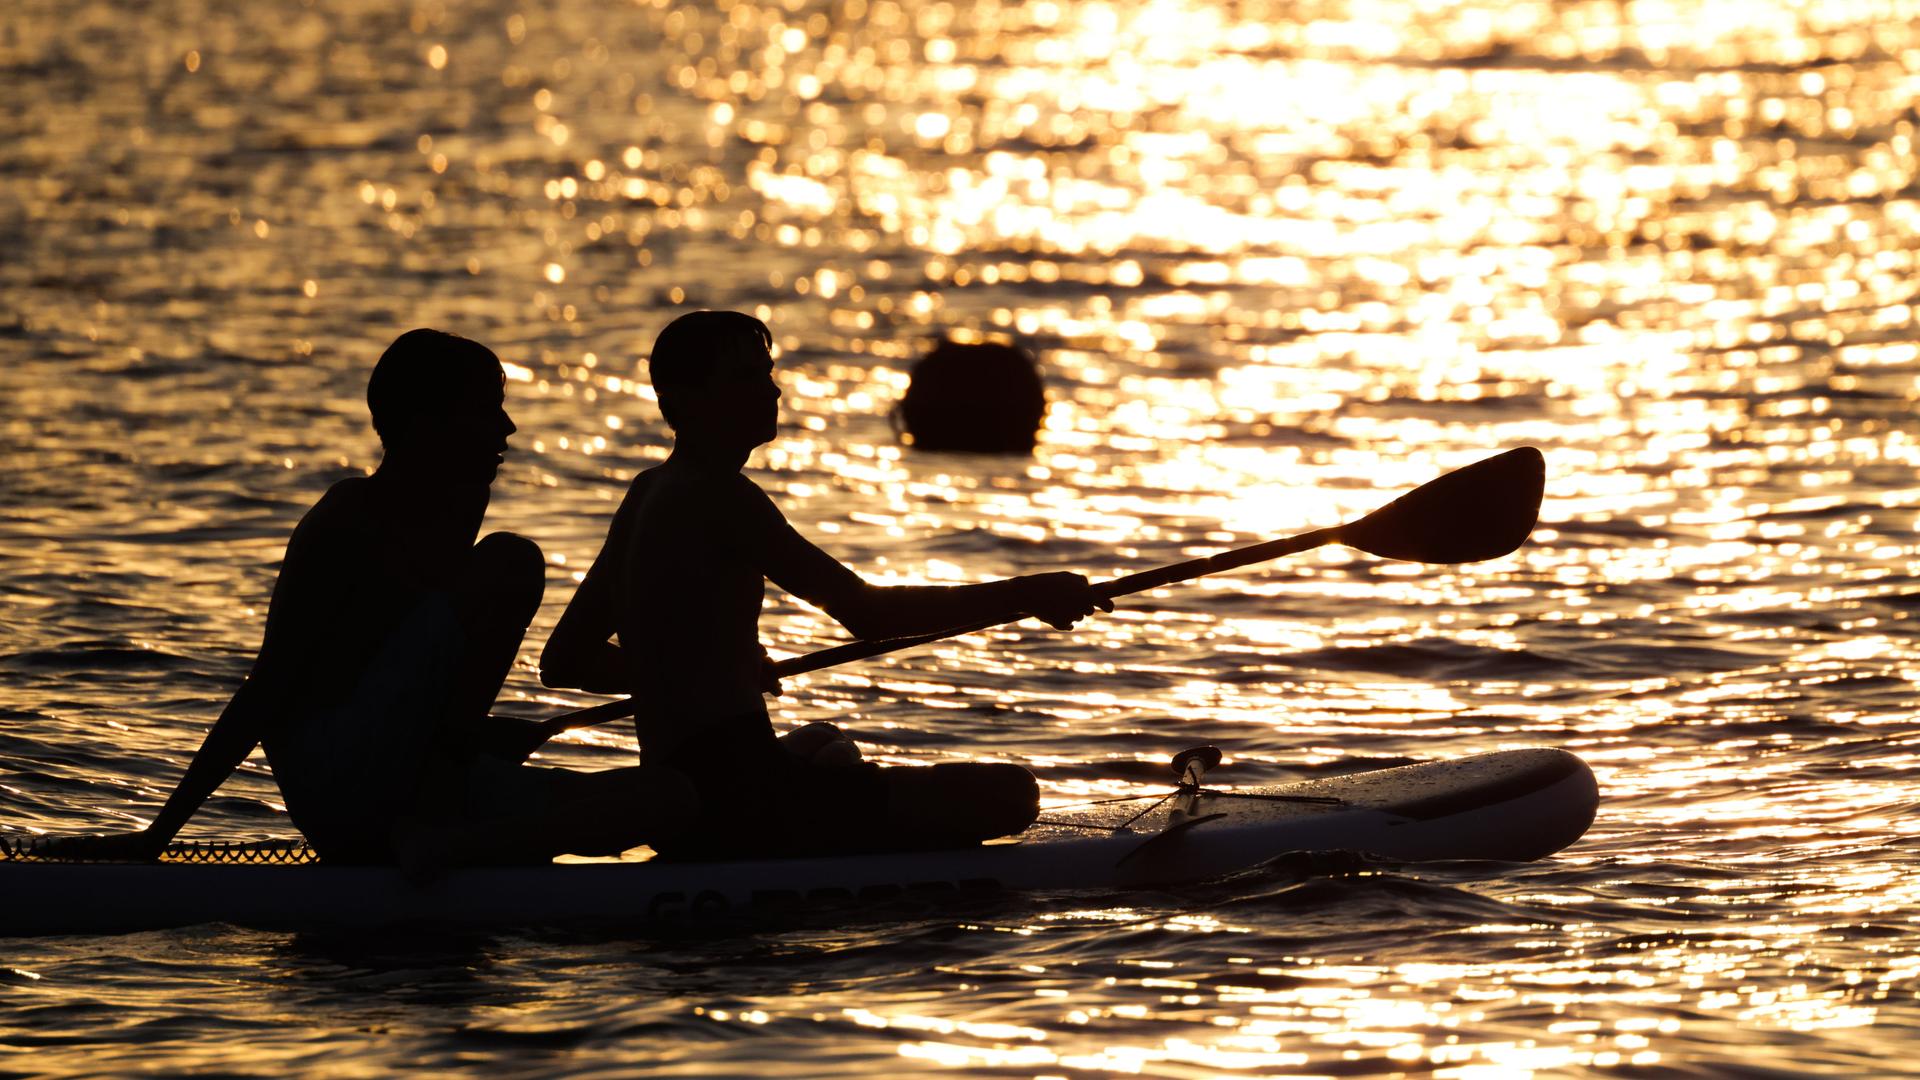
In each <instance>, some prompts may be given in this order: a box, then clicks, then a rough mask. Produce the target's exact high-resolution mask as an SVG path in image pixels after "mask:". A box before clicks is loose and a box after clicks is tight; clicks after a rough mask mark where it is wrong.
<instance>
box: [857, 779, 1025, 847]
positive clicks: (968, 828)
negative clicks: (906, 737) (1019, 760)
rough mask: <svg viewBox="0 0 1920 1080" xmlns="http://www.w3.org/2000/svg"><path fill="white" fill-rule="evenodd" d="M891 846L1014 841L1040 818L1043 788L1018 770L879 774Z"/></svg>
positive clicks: (937, 845)
mask: <svg viewBox="0 0 1920 1080" xmlns="http://www.w3.org/2000/svg"><path fill="white" fill-rule="evenodd" d="M880 779H881V780H882V781H883V782H884V784H885V788H886V810H885V813H884V820H885V822H886V832H887V836H888V839H889V841H890V842H891V843H894V844H899V845H903V846H907V847H942V846H948V845H967V844H977V843H979V842H980V841H982V840H991V839H993V838H994V837H997V836H1012V835H1014V834H1015V833H1018V832H1020V831H1021V830H1023V829H1025V828H1026V827H1027V826H1029V825H1031V824H1033V822H1034V819H1035V818H1038V817H1039V816H1040V787H1039V785H1038V784H1036V783H1035V782H1034V779H1033V774H1032V773H1030V772H1028V771H1027V770H1025V769H1023V768H1021V767H1020V766H1018V765H1000V764H985V763H978V762H947V763H943V764H939V765H933V766H930V767H926V768H897V767H896V768H889V769H882V770H881V771H880Z"/></svg>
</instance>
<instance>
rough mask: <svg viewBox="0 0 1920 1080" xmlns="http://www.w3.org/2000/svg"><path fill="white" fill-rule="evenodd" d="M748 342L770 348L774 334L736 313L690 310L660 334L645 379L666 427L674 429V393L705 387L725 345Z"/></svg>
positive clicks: (754, 319)
mask: <svg viewBox="0 0 1920 1080" xmlns="http://www.w3.org/2000/svg"><path fill="white" fill-rule="evenodd" d="M748 340H751V341H758V342H759V343H760V344H761V345H764V346H766V347H767V348H769V349H771V348H772V347H773V331H771V330H769V329H767V324H766V323H763V322H761V321H760V320H759V319H756V318H754V317H753V316H751V315H743V314H741V313H740V312H738V311H689V312H687V313H686V314H685V315H682V316H680V317H679V318H677V319H675V320H673V321H672V322H670V323H668V324H667V326H666V329H664V330H662V331H660V336H659V337H657V338H654V339H653V353H652V355H650V356H649V357H648V358H647V376H648V378H650V379H652V380H653V393H654V396H655V397H656V398H658V399H659V401H660V413H661V415H662V416H665V417H666V418H667V426H668V427H674V426H676V425H675V424H674V422H673V405H672V404H671V399H672V397H673V396H674V394H676V393H677V392H679V391H681V390H687V389H693V388H695V387H700V386H705V385H706V384H707V379H708V377H709V376H710V375H711V374H712V373H713V360H714V357H715V356H716V355H718V354H719V353H720V352H721V351H722V350H723V349H725V348H727V346H729V345H733V344H738V343H741V342H743V341H748Z"/></svg>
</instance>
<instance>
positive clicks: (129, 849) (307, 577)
mask: <svg viewBox="0 0 1920 1080" xmlns="http://www.w3.org/2000/svg"><path fill="white" fill-rule="evenodd" d="M328 495H329V497H330V498H337V496H334V495H333V493H332V492H329V493H328ZM329 497H323V498H322V499H321V501H320V502H319V503H318V504H316V505H315V506H314V508H313V509H312V510H311V511H309V512H308V513H307V516H306V517H305V518H303V519H302V520H301V522H300V525H299V526H298V527H296V528H295V529H294V531H293V536H292V538H291V539H289V540H288V541H287V553H286V557H285V559H283V560H282V562H281V567H280V575H279V577H278V579H276V580H275V582H274V587H273V597H272V600H271V601H270V602H269V605H268V611H267V627H266V632H265V634H264V635H263V640H262V641H261V644H260V655H259V657H258V658H257V659H256V660H255V661H254V666H253V671H252V672H251V673H250V674H249V675H248V676H247V678H246V681H244V682H242V683H241V684H240V688H239V689H238V690H236V691H235V692H234V695H233V698H232V699H231V700H229V701H228V702H227V707H226V708H224V709H222V710H221V711H220V717H219V719H217V720H215V721H214V723H213V727H212V728H210V729H208V731H207V734H206V738H205V739H203V740H202V741H201V743H200V749H198V750H197V751H195V752H194V755H193V760H192V761H191V762H189V763H188V765H187V771H186V773H185V774H183V775H182V776H181V778H180V782H179V783H178V784H176V785H175V786H174V789H173V793H172V794H170V795H168V796H167V801H166V803H165V804H164V805H163V806H162V807H161V808H160V813H159V814H158V815H156V816H155V817H154V819H153V821H152V822H151V823H150V824H148V825H147V827H146V828H144V829H142V830H140V831H138V832H132V833H112V834H108V835H105V836H77V837H65V838H61V839H59V840H54V841H49V842H48V843H47V844H46V845H45V846H44V847H43V849H42V850H43V851H45V853H47V854H49V855H53V856H56V857H62V858H82V859H155V858H159V856H160V854H161V853H162V852H163V851H165V850H166V847H167V844H168V843H169V842H171V841H172V840H173V838H174V836H176V835H177V834H178V833H179V832H180V828H181V826H183V825H185V824H186V823H187V821H188V819H189V818H191V817H192V816H193V815H194V813H195V811H197V810H199V809H200V806H201V805H202V804H203V803H205V802H206V801H207V799H208V798H209V797H210V796H211V795H212V794H213V793H214V791H216V790H218V789H219V787H220V785H221V784H222V783H224V782H226V779H227V777H229V776H231V775H233V772H234V770H235V769H238V768H239V767H240V764H241V762H244V761H245V760H247V756H248V755H249V754H251V753H253V748H254V747H256V746H258V745H260V740H261V739H262V738H263V737H264V736H265V735H266V732H267V727H268V725H269V724H270V723H271V722H272V721H273V720H274V719H275V718H276V717H277V716H278V714H279V710H280V705H279V703H280V702H282V701H284V700H286V698H287V688H288V685H289V678H290V676H291V675H292V673H293V671H294V670H296V669H297V665H299V664H301V663H303V662H307V661H309V660H310V653H311V652H312V646H313V639H314V638H315V637H316V636H317V635H316V631H317V630H320V629H323V628H322V627H321V626H320V625H319V622H318V620H324V618H325V612H324V611H321V610H318V609H317V605H319V604H324V603H326V602H327V599H328V598H329V597H333V596H337V595H338V592H339V590H338V589H337V588H336V587H335V586H334V585H332V584H330V583H329V582H328V581H327V580H325V578H326V574H327V571H328V569H329V566H328V563H329V560H328V559H327V558H326V557H325V556H326V554H327V552H328V549H329V548H330V547H331V546H332V545H330V544H329V543H328V541H327V540H326V538H325V537H324V536H322V535H321V534H324V533H326V532H328V531H329V530H328V528H327V523H328V521H329V520H330V519H331V518H332V517H333V516H334V515H335V513H336V512H337V505H336V504H334V503H330V498H329Z"/></svg>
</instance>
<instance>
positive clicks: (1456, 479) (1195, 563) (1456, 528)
mask: <svg viewBox="0 0 1920 1080" xmlns="http://www.w3.org/2000/svg"><path fill="white" fill-rule="evenodd" d="M1546 477H1547V463H1546V458H1545V457H1543V456H1542V455H1541V453H1540V451H1539V450H1537V449H1535V448H1534V447H1531V446H1522V447H1519V448H1518V449H1514V450H1509V451H1507V452H1506V453H1504V454H1498V455H1496V456H1494V457H1490V458H1486V459H1484V460H1481V461H1476V462H1474V463H1473V464H1471V465H1468V466H1465V467H1464V468H1459V469H1455V470H1454V471H1453V472H1450V473H1447V474H1445V475H1443V476H1440V477H1437V478H1435V479H1433V480H1429V481H1428V482H1426V483H1425V484H1422V485H1420V486H1419V487H1417V488H1414V489H1413V490H1412V491H1409V492H1407V493H1406V494H1405V495H1402V496H1400V497H1399V498H1397V499H1395V500H1393V501H1392V502H1390V503H1388V504H1387V505H1385V506H1383V507H1381V508H1380V509H1378V510H1375V511H1373V512H1372V513H1370V514H1368V515H1366V516H1365V517H1363V518H1360V519H1359V520H1358V521H1351V522H1348V523H1347V524H1345V525H1335V526H1333V527H1331V528H1326V529H1314V530H1313V531H1311V532H1306V533H1301V534H1300V535H1299V536H1290V537H1285V538H1283V539H1279V540H1269V541H1267V542H1265V543H1261V544H1253V545H1250V546H1248V547H1243V548H1234V549H1233V550H1231V551H1223V552H1221V553H1220V554H1218V555H1210V556H1208V557H1206V558H1203V559H1190V560H1188V561H1186V562H1181V563H1174V564H1172V565H1171V566H1162V567H1159V568H1157V569H1153V570H1142V571H1141V572H1139V573H1137V574H1128V575H1126V576H1124V577H1117V578H1114V579H1113V580H1111V581H1102V582H1095V583H1094V586H1093V589H1094V591H1095V592H1097V593H1099V594H1100V595H1101V596H1103V597H1105V598H1107V599H1109V600H1111V599H1113V598H1115V597H1119V596H1126V595H1129V594H1131V593H1137V592H1145V591H1147V590H1148V589H1158V588H1160V587H1162V586H1165V585H1173V584H1176V583H1178V582H1182V581H1192V580H1193V579H1195V578H1200V577H1205V576H1206V575H1208V574H1217V573H1219V572H1221V571H1222V570H1232V569H1235V568H1236V567H1241V566H1247V565H1250V564H1252V563H1257V562H1266V561H1268V560H1269V559H1278V558H1280V557H1281V556H1284V555H1295V554H1298V553H1300V552H1302V551H1309V550H1312V549H1313V548H1317V547H1324V546H1326V545H1327V544H1345V545H1346V546H1348V547H1350V548H1354V549H1356V550H1358V551H1364V552H1366V553H1368V554H1369V555H1378V556H1380V557H1381V558H1385V559H1399V560H1402V561H1405V562H1423V563H1466V562H1479V561H1480V560H1482V559H1497V558H1499V557H1500V556H1502V555H1507V554H1511V553H1512V552H1513V551H1514V550H1516V549H1517V548H1519V546H1520V545H1521V544H1523V543H1525V542H1526V539H1527V536H1528V534H1529V533H1531V532H1532V531H1533V526H1534V523H1535V522H1536V521H1537V520H1538V519H1539V515H1540V497H1541V495H1542V494H1543V493H1544V491H1545V488H1546ZM1026 617H1027V616H1026V614H1024V613H1019V612H1016V613H1011V614H1007V615H1001V616H996V617H994V618H991V619H985V620H982V621H980V622H976V623H971V624H968V625H966V626H955V627H951V628H949V629H946V630H937V631H934V632H933V633H930V634H915V635H911V636H908V637H897V638H882V639H878V640H871V641H849V642H847V643H846V644H844V645H835V646H833V647H832V648H827V649H818V650H816V651H814V652H810V653H807V654H805V655H803V656H794V657H789V658H787V659H785V660H781V661H779V662H777V663H775V664H774V665H773V672H774V674H775V675H777V676H779V677H780V678H786V677H788V676H792V675H804V674H806V673H807V672H809V671H819V670H820V669H821V668H828V667H833V666H835V665H837V664H845V663H848V662H851V661H854V660H865V659H868V658H869V657H874V656H879V655H881V654H883V653H890V652H897V651H899V650H901V649H910V648H912V647H914V646H915V645H925V644H927V643H928V642H931V641H939V640H941V639H942V638H950V637H958V636H959V635H962V634H972V633H976V632H978V631H981V630H985V629H987V628H989V627H993V626H1000V625H1002V624H1004V623H1011V622H1019V621H1020V620H1021V619H1024V618H1026ZM637 708H639V706H638V704H637V703H636V702H635V701H634V699H632V698H623V699H621V700H619V701H609V702H607V703H606V704H604V705H595V706H593V707H592V708H587V709H581V710H579V711H578V712H570V713H563V714H561V715H559V716H556V717H553V718H552V719H550V720H547V721H544V722H543V724H542V728H543V730H544V731H545V732H546V734H547V735H549V736H552V735H557V734H559V733H560V732H562V731H570V730H572V729H574V728H583V727H592V726H593V725H595V724H602V723H605V722H607V721H608V720H617V719H619V718H621V717H623V716H632V715H633V713H634V711H635V710H636V709H637Z"/></svg>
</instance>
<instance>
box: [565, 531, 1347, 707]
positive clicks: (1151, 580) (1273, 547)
mask: <svg viewBox="0 0 1920 1080" xmlns="http://www.w3.org/2000/svg"><path fill="white" fill-rule="evenodd" d="M1340 532H1341V527H1334V528H1330V529H1315V530H1313V531H1312V532H1307V533H1302V534H1300V535H1299V536H1288V537H1283V538H1281V539H1279V540H1268V541H1266V542H1265V543H1261V544H1251V545H1248V546H1247V547H1243V548H1234V549H1233V550H1231V551H1223V552H1221V553H1220V554H1218V555H1209V556H1207V557H1206V558H1203V559H1189V560H1187V561H1186V562H1180V563H1173V564H1172V565H1170V566H1161V567H1156V568H1155V569H1152V570H1142V571H1140V572H1139V573H1137V574H1128V575H1126V576H1125V577H1117V578H1114V579H1113V580H1111V581H1102V582H1096V583H1095V584H1094V586H1093V591H1095V592H1097V593H1099V594H1100V595H1101V596H1102V597H1104V598H1106V599H1108V600H1112V599H1114V598H1116V597H1121V596H1128V595H1131V594H1133V593H1138V592H1146V591H1147V590H1148V589H1158V588H1160V587H1161V586H1164V585H1173V584H1177V583H1179V582H1183V581H1192V580H1193V579H1195V578H1201V577H1205V576H1207V575H1208V574H1217V573H1220V572H1221V571H1222V570H1232V569H1235V568H1236V567H1241V566H1248V565H1250V564H1253V563H1257V562H1266V561H1268V560H1270V559H1278V558H1281V557H1283V556H1287V555H1295V554H1298V553H1300V552H1302V551H1308V550H1310V549H1313V548H1317V547H1322V546H1324V545H1327V544H1332V543H1338V542H1339V540H1340ZM1024 618H1027V614H1026V613H1025V612H1013V613H1010V614H1004V615H996V616H994V617H993V618H990V619H982V620H980V621H979V622H975V623H969V624H967V625H965V626H954V627H949V628H947V629H945V630H936V631H934V632H932V633H929V634H915V635H912V636H909V637H896V638H880V639H876V640H872V641H849V642H847V643H846V644H845V645H835V646H833V647H832V648H828V649H818V650H815V651H814V652H810V653H807V654H806V655H804V656H793V657H788V658H787V659H785V660H781V661H778V662H776V663H775V664H774V665H773V673H774V674H775V675H776V676H778V677H779V678H783V679H785V678H789V677H791V676H794V675H804V674H806V673H808V672H810V671H819V670H820V669H822V668H830V667H835V666H837V665H840V664H847V663H851V662H853V661H855V660H866V659H869V658H871V657H875V656H880V655H883V654H885V653H890V652H898V651H900V650H901V649H911V648H913V647H914V646H916V645H925V644H927V643H928V642H932V641H939V640H941V639H943V638H950V637H959V636H960V635H962V634H973V633H978V632H979V631H981V630H986V629H988V628H990V627H995V626H1001V625H1004V624H1006V623H1012V622H1019V621H1020V620H1021V619H1024ZM638 708H639V703H638V701H636V700H635V699H633V698H622V699H621V700H619V701H609V702H606V703H605V704H602V705H595V706H593V707H591V708H587V709H581V710H579V711H578V712H570V713H563V714H562V715H560V716H556V717H554V718H553V719H551V720H548V721H546V722H545V724H544V727H545V728H546V730H547V731H548V732H549V733H550V734H559V733H560V732H562V731H570V730H573V729H574V728H583V727H592V726H594V725H595V724H604V723H606V722H607V721H609V720H618V719H620V718H621V717H625V716H632V715H633V714H634V711H635V710H636V709H638Z"/></svg>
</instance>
